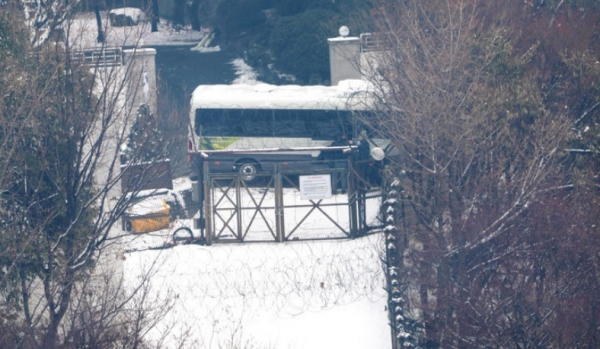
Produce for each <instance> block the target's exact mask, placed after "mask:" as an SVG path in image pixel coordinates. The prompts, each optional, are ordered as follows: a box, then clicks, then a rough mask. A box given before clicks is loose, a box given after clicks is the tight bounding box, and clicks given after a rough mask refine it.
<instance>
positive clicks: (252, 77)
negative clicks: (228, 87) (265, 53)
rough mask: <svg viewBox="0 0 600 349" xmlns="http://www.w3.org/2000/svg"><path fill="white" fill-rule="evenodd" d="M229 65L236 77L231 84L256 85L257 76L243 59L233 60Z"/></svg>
mask: <svg viewBox="0 0 600 349" xmlns="http://www.w3.org/2000/svg"><path fill="white" fill-rule="evenodd" d="M231 64H232V65H233V66H234V68H235V75H237V78H236V79H235V80H233V82H232V83H233V84H247V85H256V84H258V74H257V73H256V72H255V71H254V69H252V67H251V66H249V65H248V64H246V62H244V60H243V59H241V58H238V59H234V60H233V61H232V62H231Z"/></svg>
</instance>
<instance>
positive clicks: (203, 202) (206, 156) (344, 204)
mask: <svg viewBox="0 0 600 349" xmlns="http://www.w3.org/2000/svg"><path fill="white" fill-rule="evenodd" d="M256 151H257V149H253V150H246V151H241V150H238V151H237V152H238V153H241V154H244V153H246V152H248V153H250V152H256ZM260 151H261V152H262V153H271V154H273V155H274V158H277V155H278V153H281V152H285V153H289V152H306V151H320V152H337V153H340V154H341V153H344V152H345V153H347V154H348V156H347V157H346V158H345V159H343V160H338V161H334V162H333V163H332V161H330V160H321V159H316V160H309V161H299V162H297V163H294V164H290V162H289V161H288V162H286V161H277V160H274V161H273V163H271V164H270V165H269V167H268V168H269V170H262V167H261V168H259V170H258V171H257V172H253V173H251V175H250V176H249V175H248V174H245V172H243V171H234V170H233V169H232V170H230V171H218V170H217V171H214V170H213V168H212V167H213V166H212V165H213V163H214V162H218V161H219V160H215V159H220V158H222V156H223V155H226V154H228V152H227V151H205V152H197V153H193V154H191V157H192V166H193V168H194V169H195V172H196V173H197V175H196V176H194V179H195V180H194V181H193V186H192V187H193V191H194V192H193V198H194V201H195V202H196V203H197V205H198V214H197V216H196V218H195V220H194V222H195V226H194V228H196V229H200V231H201V236H202V237H203V238H204V239H205V241H206V244H209V245H210V244H212V243H221V242H258V241H272V242H273V241H275V242H285V241H297V240H324V239H348V238H355V237H360V236H363V235H365V234H368V233H370V232H372V231H374V230H375V229H377V228H381V227H382V220H381V218H380V207H381V201H382V199H381V191H380V187H379V184H378V183H367V181H366V180H365V179H362V178H359V177H358V176H357V174H358V173H359V171H358V166H361V165H363V164H358V163H357V162H356V161H355V158H354V157H353V156H352V154H351V153H352V152H354V151H355V147H351V146H347V147H315V148H310V149H307V148H287V149H277V148H273V149H260ZM236 155H240V154H236ZM279 155H280V154H279ZM211 158H213V159H211ZM366 165H368V164H366ZM216 168H219V167H218V165H217V166H216ZM342 184H344V187H342Z"/></svg>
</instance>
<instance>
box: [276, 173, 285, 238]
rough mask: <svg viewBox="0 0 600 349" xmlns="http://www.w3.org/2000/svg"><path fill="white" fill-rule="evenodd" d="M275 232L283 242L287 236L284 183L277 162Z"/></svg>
mask: <svg viewBox="0 0 600 349" xmlns="http://www.w3.org/2000/svg"><path fill="white" fill-rule="evenodd" d="M274 176H275V183H274V184H275V232H276V234H277V242H283V240H284V237H285V222H284V220H283V184H282V179H281V166H280V164H279V163H276V164H275V173H274Z"/></svg>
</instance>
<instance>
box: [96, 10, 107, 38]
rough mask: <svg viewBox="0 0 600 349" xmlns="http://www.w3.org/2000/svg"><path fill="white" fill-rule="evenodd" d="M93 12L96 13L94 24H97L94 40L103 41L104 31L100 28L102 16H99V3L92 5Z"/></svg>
mask: <svg viewBox="0 0 600 349" xmlns="http://www.w3.org/2000/svg"><path fill="white" fill-rule="evenodd" d="M94 14H95V15H96V25H97V26H98V37H97V38H96V41H98V42H104V41H105V40H106V38H105V37H104V31H103V30H102V17H101V16H100V5H94Z"/></svg>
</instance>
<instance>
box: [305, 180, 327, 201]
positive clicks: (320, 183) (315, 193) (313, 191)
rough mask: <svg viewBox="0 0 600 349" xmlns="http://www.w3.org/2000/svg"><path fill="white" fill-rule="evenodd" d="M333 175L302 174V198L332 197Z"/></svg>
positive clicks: (318, 198)
mask: <svg viewBox="0 0 600 349" xmlns="http://www.w3.org/2000/svg"><path fill="white" fill-rule="evenodd" d="M331 196H332V195H331V175H330V174H322V175H312V176H300V198H301V199H302V200H320V199H329V198H331Z"/></svg>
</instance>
